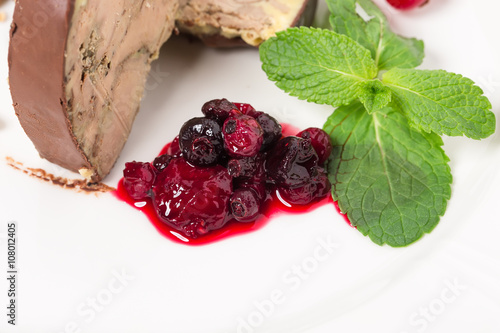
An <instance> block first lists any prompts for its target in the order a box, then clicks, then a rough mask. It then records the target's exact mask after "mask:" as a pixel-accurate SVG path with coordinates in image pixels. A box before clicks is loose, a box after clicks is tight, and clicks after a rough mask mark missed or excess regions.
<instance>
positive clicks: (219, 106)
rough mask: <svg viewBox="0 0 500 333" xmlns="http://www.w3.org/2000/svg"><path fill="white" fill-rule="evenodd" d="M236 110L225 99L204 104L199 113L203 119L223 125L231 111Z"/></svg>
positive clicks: (235, 107)
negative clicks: (201, 113)
mask: <svg viewBox="0 0 500 333" xmlns="http://www.w3.org/2000/svg"><path fill="white" fill-rule="evenodd" d="M235 109H238V107H237V106H236V105H234V104H233V103H231V102H230V101H228V100H227V99H225V98H223V99H214V100H211V101H209V102H206V103H205V104H204V105H203V107H202V108H201V111H202V112H203V114H204V115H205V117H207V118H210V119H213V120H215V121H217V122H218V123H219V124H222V123H224V120H226V118H227V117H229V114H230V113H231V111H232V110H235Z"/></svg>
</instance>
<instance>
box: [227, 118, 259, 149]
mask: <svg viewBox="0 0 500 333" xmlns="http://www.w3.org/2000/svg"><path fill="white" fill-rule="evenodd" d="M222 132H223V136H224V148H225V149H226V152H227V153H228V155H229V156H231V157H236V158H241V157H251V156H255V155H257V153H258V152H259V150H260V148H261V146H262V142H263V141H264V131H263V130H262V127H261V126H260V125H259V123H258V122H257V120H255V119H254V118H252V117H250V116H247V115H244V114H240V115H237V114H234V115H232V116H230V117H229V118H227V119H226V121H225V122H224V127H223V129H222Z"/></svg>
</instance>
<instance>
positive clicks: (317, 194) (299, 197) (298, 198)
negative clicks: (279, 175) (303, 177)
mask: <svg viewBox="0 0 500 333" xmlns="http://www.w3.org/2000/svg"><path fill="white" fill-rule="evenodd" d="M310 174H311V179H310V181H309V182H307V183H305V184H304V185H302V186H297V187H279V186H278V188H277V191H278V192H279V194H280V196H281V197H282V198H283V199H284V200H285V201H286V202H288V203H289V204H292V205H307V204H309V203H311V202H313V201H314V200H317V199H322V198H324V197H326V196H327V195H328V194H329V193H330V189H331V184H330V181H329V180H328V177H327V175H326V173H325V171H324V169H322V168H319V167H317V168H313V170H311V172H310Z"/></svg>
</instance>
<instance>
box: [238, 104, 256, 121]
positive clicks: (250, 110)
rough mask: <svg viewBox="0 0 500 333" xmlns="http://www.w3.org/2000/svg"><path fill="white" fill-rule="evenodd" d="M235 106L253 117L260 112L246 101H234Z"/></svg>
mask: <svg viewBox="0 0 500 333" xmlns="http://www.w3.org/2000/svg"><path fill="white" fill-rule="evenodd" d="M234 105H236V107H237V108H238V109H239V110H240V111H241V113H243V114H246V115H247V116H250V117H254V118H256V116H258V115H259V114H261V113H262V112H259V111H257V110H255V108H254V107H253V106H251V105H250V104H247V103H234Z"/></svg>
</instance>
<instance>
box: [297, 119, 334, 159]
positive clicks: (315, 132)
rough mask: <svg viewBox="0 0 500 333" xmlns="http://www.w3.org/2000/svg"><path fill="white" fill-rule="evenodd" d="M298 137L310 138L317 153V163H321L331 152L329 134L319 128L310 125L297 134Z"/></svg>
mask: <svg viewBox="0 0 500 333" xmlns="http://www.w3.org/2000/svg"><path fill="white" fill-rule="evenodd" d="M297 136H298V137H301V138H303V139H309V140H311V144H312V146H313V148H314V150H315V151H316V154H318V159H319V160H318V164H319V165H323V164H324V163H325V161H326V160H327V159H328V157H329V156H330V154H331V152H332V143H331V139H330V136H329V135H328V134H327V133H326V132H325V131H323V130H322V129H320V128H316V127H310V128H307V129H305V130H303V131H302V132H300V133H298V134H297Z"/></svg>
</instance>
